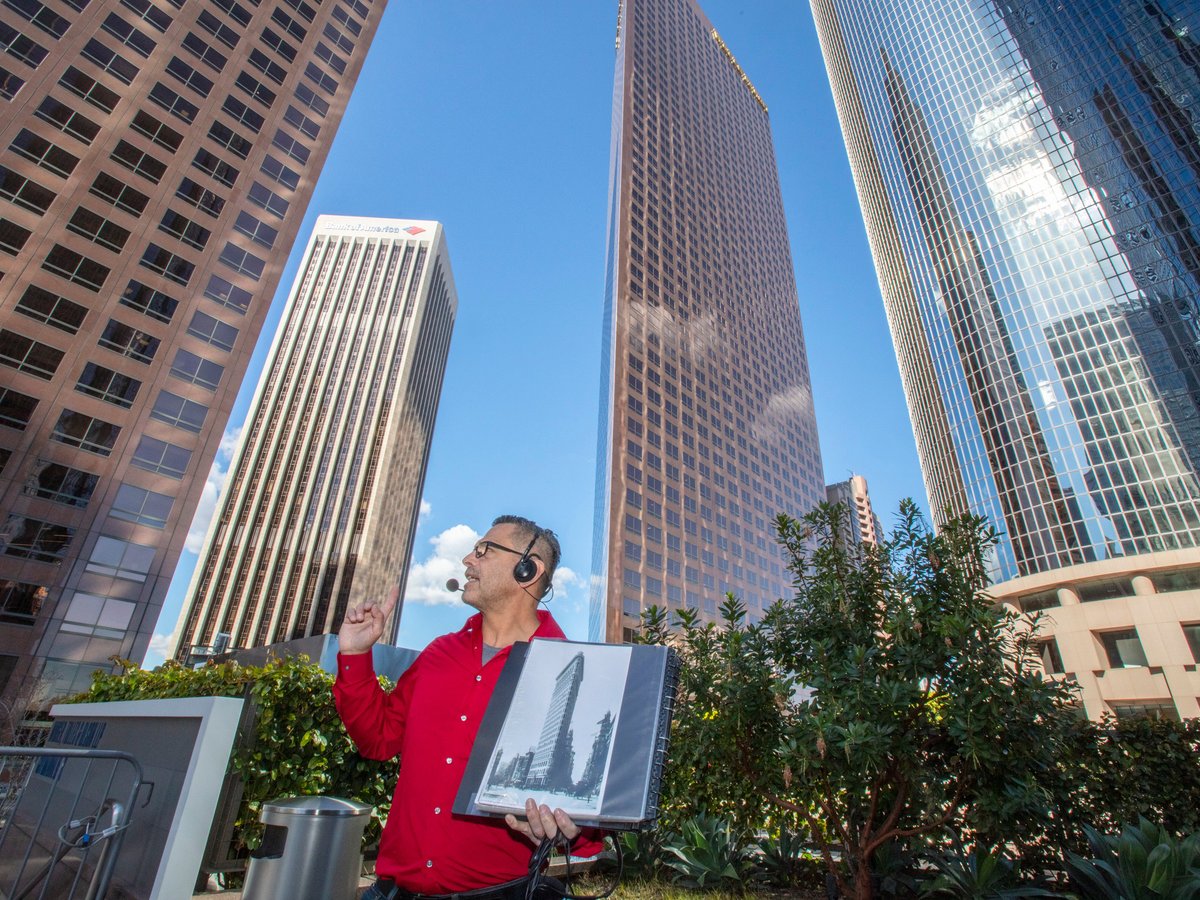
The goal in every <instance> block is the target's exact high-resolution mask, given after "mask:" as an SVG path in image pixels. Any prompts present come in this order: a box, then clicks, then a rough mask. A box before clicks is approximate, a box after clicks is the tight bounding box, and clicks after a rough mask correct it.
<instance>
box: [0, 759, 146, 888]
mask: <svg viewBox="0 0 1200 900" xmlns="http://www.w3.org/2000/svg"><path fill="white" fill-rule="evenodd" d="M125 766H128V767H129V769H127V770H126V769H124V767H125ZM143 783H145V782H144V779H143V777H142V766H141V763H139V762H138V760H137V759H136V758H135V757H133V756H131V755H130V754H128V753H122V752H120V751H118V750H92V749H75V748H58V747H0V900H33V898H37V900H42V898H53V900H74V898H76V897H81V898H85V900H104V898H105V896H106V895H107V893H108V888H109V882H110V881H111V880H112V875H113V869H114V867H115V866H116V863H117V855H118V854H119V853H120V851H121V844H122V843H123V842H124V840H125V831H126V829H127V828H128V827H129V821H130V818H131V816H132V815H133V808H134V804H135V803H136V802H137V798H138V793H139V792H140V791H141V789H142V785H143ZM115 793H119V794H120V795H121V796H120V797H114V796H113V795H114V794H115Z"/></svg>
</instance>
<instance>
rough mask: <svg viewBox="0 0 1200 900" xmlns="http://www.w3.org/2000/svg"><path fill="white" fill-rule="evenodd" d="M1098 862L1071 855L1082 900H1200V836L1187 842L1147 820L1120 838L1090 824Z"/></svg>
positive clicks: (1089, 835)
mask: <svg viewBox="0 0 1200 900" xmlns="http://www.w3.org/2000/svg"><path fill="white" fill-rule="evenodd" d="M1084 833H1085V834H1086V835H1087V841H1088V846H1089V847H1090V848H1091V851H1092V858H1091V859H1085V858H1084V857H1082V856H1076V855H1075V854H1074V853H1068V854H1067V871H1068V873H1069V875H1070V877H1071V887H1072V888H1074V889H1075V890H1076V891H1077V892H1078V894H1079V896H1080V898H1081V900H1193V898H1200V834H1193V835H1190V836H1188V837H1186V838H1184V839H1183V840H1179V839H1177V838H1176V837H1175V836H1174V835H1173V834H1171V833H1170V832H1169V831H1167V830H1166V829H1165V828H1163V827H1162V826H1160V825H1155V824H1154V823H1153V822H1151V821H1149V820H1148V819H1146V818H1145V817H1144V816H1143V817H1142V818H1141V819H1140V820H1139V821H1138V824H1137V825H1126V826H1125V827H1124V828H1122V829H1121V833H1120V834H1117V835H1105V834H1101V833H1100V832H1098V831H1096V830H1095V829H1094V828H1090V827H1088V826H1084Z"/></svg>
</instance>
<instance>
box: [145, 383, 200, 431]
mask: <svg viewBox="0 0 1200 900" xmlns="http://www.w3.org/2000/svg"><path fill="white" fill-rule="evenodd" d="M207 415H208V407H207V406H205V405H204V404H203V403H197V402H195V401H194V400H187V399H185V398H183V397H180V396H178V395H176V394H172V393H171V392H170V391H160V392H159V394H158V399H156V400H155V401H154V409H152V410H151V411H150V418H152V419H157V420H158V421H160V422H166V423H167V424H168V425H174V426H175V427H176V428H182V429H183V430H184V431H190V432H192V433H194V434H199V433H200V430H201V429H202V428H203V427H204V418H205V416H207Z"/></svg>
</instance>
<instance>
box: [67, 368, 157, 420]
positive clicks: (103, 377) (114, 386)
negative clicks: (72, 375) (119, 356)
mask: <svg viewBox="0 0 1200 900" xmlns="http://www.w3.org/2000/svg"><path fill="white" fill-rule="evenodd" d="M141 386H142V383H141V382H140V381H138V380H137V379H136V378H130V377H129V376H128V375H125V374H123V373H121V372H115V371H113V370H112V369H109V368H105V367H104V366H98V365H96V364H95V363H92V362H89V363H85V364H84V366H83V372H82V373H81V374H80V376H79V381H77V382H76V383H75V390H77V391H79V393H81V394H89V395H90V396H92V397H98V398H99V399H101V400H103V401H105V402H106V403H112V404H114V405H116V406H120V407H122V408H124V409H129V407H131V406H133V401H134V400H135V399H137V393H138V390H140V389H141Z"/></svg>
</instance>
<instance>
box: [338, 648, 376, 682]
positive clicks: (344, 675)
mask: <svg viewBox="0 0 1200 900" xmlns="http://www.w3.org/2000/svg"><path fill="white" fill-rule="evenodd" d="M373 657H374V654H373V653H371V652H370V651H368V652H366V653H347V654H342V653H339V654H338V655H337V677H338V680H339V681H374V680H375V663H374V659H373Z"/></svg>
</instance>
